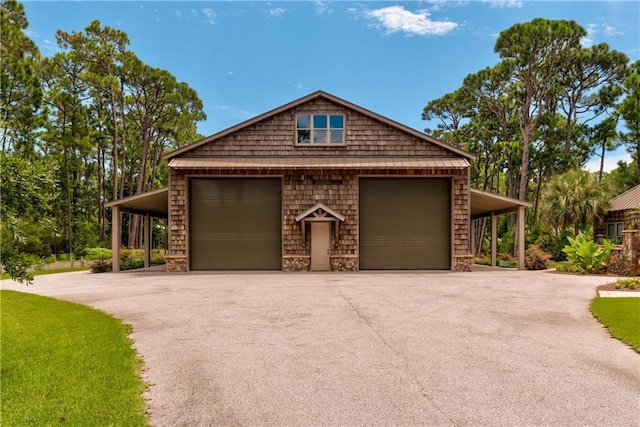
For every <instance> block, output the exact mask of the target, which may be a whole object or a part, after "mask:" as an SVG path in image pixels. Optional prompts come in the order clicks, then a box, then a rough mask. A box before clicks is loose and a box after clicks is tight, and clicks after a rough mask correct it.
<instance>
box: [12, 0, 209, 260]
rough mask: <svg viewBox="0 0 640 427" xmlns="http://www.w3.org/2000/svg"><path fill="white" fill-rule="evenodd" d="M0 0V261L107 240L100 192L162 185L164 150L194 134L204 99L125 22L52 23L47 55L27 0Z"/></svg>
mask: <svg viewBox="0 0 640 427" xmlns="http://www.w3.org/2000/svg"><path fill="white" fill-rule="evenodd" d="M0 5H1V8H0V12H1V22H0V31H1V37H2V44H1V52H0V54H1V57H2V70H1V75H0V79H1V81H0V83H1V91H0V96H1V98H0V103H1V110H0V113H1V115H0V147H1V150H2V151H1V157H0V162H1V164H0V168H1V171H2V174H1V178H2V180H1V182H0V185H1V188H2V209H1V218H0V220H1V222H2V253H1V256H2V262H3V264H5V265H7V264H10V262H8V261H10V260H11V259H17V260H20V259H23V261H24V263H28V262H27V259H29V258H30V259H33V256H36V257H46V256H48V255H51V254H60V253H66V254H69V256H73V255H74V254H75V256H81V255H82V253H83V251H84V250H85V248H87V247H97V246H108V236H109V233H110V212H109V211H108V210H105V208H104V202H107V201H111V200H117V199H120V198H123V197H126V196H130V195H134V194H138V193H142V192H145V191H149V190H153V189H157V188H160V187H163V186H166V184H167V165H166V162H163V161H162V155H163V154H164V153H165V152H166V151H168V150H174V149H176V148H179V147H181V146H183V145H185V144H188V143H190V142H193V141H195V140H197V139H198V138H200V137H201V136H200V135H198V133H197V128H196V124H197V122H198V121H201V120H204V119H205V114H204V112H203V103H202V101H201V100H200V98H199V97H198V94H197V93H196V91H195V90H193V89H192V88H191V87H189V85H188V84H186V83H183V82H179V81H178V80H177V79H176V78H175V77H174V76H173V75H172V74H171V73H169V72H168V71H166V70H162V69H159V68H155V67H153V66H152V65H149V64H146V63H144V62H143V61H142V60H140V59H139V58H138V57H137V56H136V54H135V53H134V52H132V51H131V50H130V49H129V47H128V46H129V38H128V36H127V34H126V33H125V32H124V31H121V30H118V29H114V28H110V27H108V26H103V25H101V23H100V22H99V21H93V22H91V23H89V25H88V26H87V27H86V28H85V29H84V31H78V32H75V31H74V32H65V31H62V30H58V31H57V33H56V41H57V44H58V46H59V48H60V51H59V52H58V53H56V54H55V55H53V56H51V57H44V56H42V55H41V53H40V52H39V50H38V47H37V46H36V44H35V43H34V42H33V40H31V39H30V38H29V37H27V35H26V34H25V30H26V28H27V26H28V20H27V17H26V15H25V11H24V7H23V5H22V4H20V3H19V2H17V1H14V0H2V1H1V2H0ZM140 221H141V219H140V218H139V217H138V216H135V215H134V216H131V217H129V216H125V219H124V224H125V227H124V233H123V234H124V240H125V242H124V243H125V244H126V245H128V246H131V247H139V246H140V245H141V243H142V229H141V228H142V227H141V222H140Z"/></svg>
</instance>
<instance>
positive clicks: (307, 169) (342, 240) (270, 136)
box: [167, 92, 472, 271]
mask: <svg viewBox="0 0 640 427" xmlns="http://www.w3.org/2000/svg"><path fill="white" fill-rule="evenodd" d="M287 105H288V106H290V107H289V108H284V109H283V107H281V108H280V109H276V110H274V111H275V113H273V114H269V113H266V114H265V115H263V116H258V120H255V119H254V120H250V121H248V122H246V124H245V125H243V124H240V125H238V126H236V127H235V128H231V129H230V130H229V131H223V132H221V133H220V134H219V137H216V135H214V136H212V137H209V138H207V139H205V140H203V141H200V142H198V143H194V144H192V145H193V147H192V148H189V147H186V148H183V149H180V150H177V151H176V152H175V154H173V153H171V154H169V155H168V156H167V157H168V158H169V159H202V160H203V163H202V164H203V166H201V167H196V166H193V167H191V166H181V167H172V165H171V162H170V163H169V167H170V175H169V196H168V197H169V216H170V227H169V256H168V261H167V270H168V271H188V270H189V205H190V204H189V197H190V196H189V179H191V178H204V177H211V178H221V177H222V178H234V177H235V178H240V177H242V178H279V179H281V181H282V193H281V194H282V196H281V197H282V211H281V212H282V223H281V230H282V249H281V251H282V253H281V256H282V270H283V271H306V270H309V267H310V261H309V259H310V256H311V243H310V239H311V237H310V236H311V232H310V230H309V228H306V229H305V232H304V233H303V230H302V229H301V227H303V226H305V227H308V224H307V225H305V222H300V221H296V217H298V216H299V215H301V214H302V213H303V212H305V211H307V210H308V209H310V208H311V207H313V206H314V205H317V204H318V203H321V204H322V205H324V206H326V207H328V208H329V209H331V210H332V211H334V212H336V213H338V214H339V215H340V216H342V217H343V218H341V221H337V222H335V223H332V225H331V227H332V228H331V230H332V232H331V243H330V248H331V249H330V263H331V270H335V271H345V270H357V269H358V268H359V262H358V257H359V253H358V250H359V240H358V239H359V236H358V229H359V223H358V221H359V216H360V215H361V214H362V213H361V212H359V206H358V204H359V188H358V187H359V181H360V179H361V178H365V177H366V178H370V177H387V178H390V179H392V178H429V177H434V178H447V179H450V189H451V197H450V198H451V211H450V212H451V247H448V248H443V250H447V251H450V252H451V266H450V268H451V269H453V270H465V271H466V270H469V268H470V262H471V261H472V257H471V256H470V254H469V218H470V187H469V166H468V160H469V159H472V156H471V155H468V154H467V153H464V152H461V151H460V150H458V149H456V148H453V147H451V148H449V147H448V146H447V145H446V144H444V143H441V142H439V141H435V140H432V139H431V138H429V137H427V136H421V135H419V134H418V132H417V131H413V130H408V128H407V129H405V128H404V127H403V126H402V125H400V124H395V122H392V121H389V120H384V118H381V119H378V117H377V116H376V115H375V114H374V113H370V112H367V111H366V110H362V109H359V107H357V106H352V104H349V103H347V102H346V101H342V100H340V99H339V98H335V97H333V96H331V95H328V94H325V93H324V92H318V93H316V94H312V95H310V96H308V97H305V98H302V101H301V102H293V103H291V104H287ZM285 107H286V106H285ZM352 107H353V108H352ZM369 113H370V114H369ZM297 114H311V115H312V114H341V115H344V139H345V143H344V144H331V145H325V146H314V145H313V144H297V143H296V115H297ZM260 117H262V118H260ZM247 157H251V158H254V160H255V158H264V159H265V165H264V166H256V165H255V164H251V165H245V166H242V165H241V164H240V165H239V166H234V167H228V166H227V167H224V166H216V164H215V162H212V163H211V164H209V165H207V163H206V159H220V158H229V159H231V158H233V159H238V160H241V159H243V158H247ZM270 157H271V158H276V157H278V158H287V159H291V158H294V159H295V158H305V157H322V158H326V159H330V158H338V157H339V158H345V157H353V158H354V159H358V158H363V157H366V158H374V157H375V158H381V159H384V158H388V159H396V160H397V162H401V161H402V158H433V159H462V160H464V161H460V162H458V164H457V165H456V166H453V164H449V163H444V166H435V164H434V165H432V166H430V167H415V165H409V164H407V165H406V166H404V167H403V166H402V165H395V166H393V167H391V166H387V167H386V168H385V167H375V166H367V165H362V166H357V165H356V166H351V167H335V168H322V167H314V166H299V167H295V168H287V167H285V166H275V167H273V166H269V163H268V161H267V160H268V159H269V158H270ZM290 161H292V162H294V163H295V160H290ZM240 163H241V162H240ZM447 165H448V166H447ZM342 219H343V220H342ZM213 220H214V219H213V218H212V221H213ZM336 224H337V227H338V231H337V233H338V237H337V240H336V236H335V234H334V230H335V228H334V227H336ZM303 234H304V240H303Z"/></svg>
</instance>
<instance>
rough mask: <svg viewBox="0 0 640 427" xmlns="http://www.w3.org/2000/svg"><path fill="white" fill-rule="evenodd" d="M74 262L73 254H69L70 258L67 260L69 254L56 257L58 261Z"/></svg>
mask: <svg viewBox="0 0 640 427" xmlns="http://www.w3.org/2000/svg"><path fill="white" fill-rule="evenodd" d="M75 260H76V256H75V255H74V254H71V258H69V254H60V255H58V261H63V262H65V261H75Z"/></svg>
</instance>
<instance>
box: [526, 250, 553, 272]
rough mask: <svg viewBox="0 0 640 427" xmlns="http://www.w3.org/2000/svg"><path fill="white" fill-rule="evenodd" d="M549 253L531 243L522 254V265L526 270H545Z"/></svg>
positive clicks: (549, 256) (549, 257)
mask: <svg viewBox="0 0 640 427" xmlns="http://www.w3.org/2000/svg"><path fill="white" fill-rule="evenodd" d="M549 259H551V254H548V253H546V252H545V251H543V250H542V249H540V246H538V245H531V246H529V248H528V249H527V251H526V252H525V254H524V266H525V268H526V269H527V270H546V269H547V267H548V264H549Z"/></svg>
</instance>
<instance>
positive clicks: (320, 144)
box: [294, 113, 347, 147]
mask: <svg viewBox="0 0 640 427" xmlns="http://www.w3.org/2000/svg"><path fill="white" fill-rule="evenodd" d="M298 116H309V125H310V128H299V127H298ZM314 116H325V117H326V118H327V127H326V128H318V130H323V131H326V132H327V141H326V142H313V137H314V130H315V128H314V127H313V118H314ZM331 116H342V127H341V128H332V127H331ZM346 121H347V117H346V115H345V114H333V113H299V114H296V115H295V122H294V127H295V134H294V138H295V145H297V146H302V147H343V146H345V145H346V144H347V130H346ZM299 130H308V131H309V142H299V141H298V131H299ZM332 130H338V131H342V142H331V131H332Z"/></svg>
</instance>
